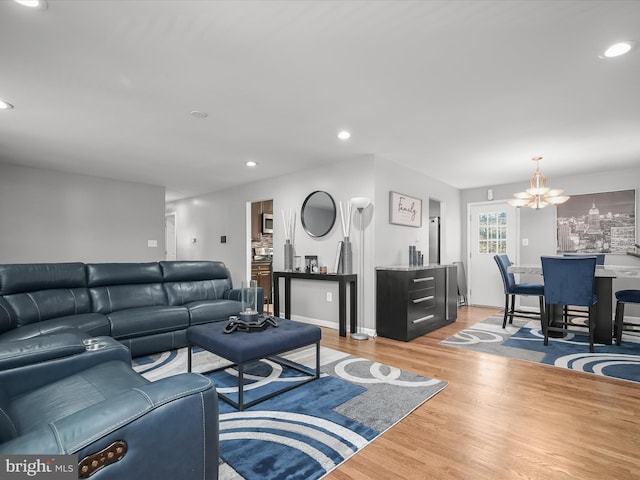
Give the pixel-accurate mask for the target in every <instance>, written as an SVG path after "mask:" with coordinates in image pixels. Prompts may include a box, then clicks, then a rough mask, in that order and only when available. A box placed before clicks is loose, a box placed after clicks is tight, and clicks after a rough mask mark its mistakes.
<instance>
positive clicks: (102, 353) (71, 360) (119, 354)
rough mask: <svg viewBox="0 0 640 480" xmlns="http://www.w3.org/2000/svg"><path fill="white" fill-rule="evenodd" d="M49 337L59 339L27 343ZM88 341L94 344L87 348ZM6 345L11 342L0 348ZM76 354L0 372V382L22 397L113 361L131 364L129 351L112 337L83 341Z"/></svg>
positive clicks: (45, 336) (38, 338) (76, 346)
mask: <svg viewBox="0 0 640 480" xmlns="http://www.w3.org/2000/svg"><path fill="white" fill-rule="evenodd" d="M65 335H66V334H65ZM47 337H58V335H43V336H42V337H34V338H32V339H28V341H37V340H41V339H46V338H47ZM23 341H27V340H23ZM41 341H42V340H41ZM87 342H92V343H90V344H89V345H86V343H87ZM6 343H10V342H1V343H0V347H1V346H2V345H4V344H6ZM70 350H71V349H70ZM73 352H74V353H73V354H69V355H67V356H58V357H54V356H52V357H51V358H49V359H42V360H41V361H40V362H37V363H26V362H25V363H23V364H22V365H20V366H16V367H14V368H9V369H7V370H2V369H0V383H5V384H6V385H7V386H8V385H10V386H11V390H8V392H9V393H10V394H11V395H19V394H20V393H22V392H26V391H30V390H33V389H36V388H39V387H40V386H42V385H45V384H48V383H52V382H54V381H56V380H58V379H61V378H64V377H67V376H69V375H73V374H74V373H77V372H81V371H82V370H86V369H87V368H90V367H92V366H95V365H100V364H102V363H105V362H109V361H112V360H119V361H123V362H125V363H128V364H131V352H129V349H128V348H127V347H125V346H124V345H122V344H121V343H120V342H118V341H117V340H114V339H113V338H111V337H95V338H92V339H89V340H80V346H78V345H76V344H74V346H73ZM7 388H9V387H7Z"/></svg>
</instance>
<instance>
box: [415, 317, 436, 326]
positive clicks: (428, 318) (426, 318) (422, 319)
mask: <svg viewBox="0 0 640 480" xmlns="http://www.w3.org/2000/svg"><path fill="white" fill-rule="evenodd" d="M433 317H434V315H427V316H426V317H422V318H418V319H416V320H411V323H413V324H414V325H415V324H416V323H422V322H426V321H427V320H430V319H432V318H433Z"/></svg>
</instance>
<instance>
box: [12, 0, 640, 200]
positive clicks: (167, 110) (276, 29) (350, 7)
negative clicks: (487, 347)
mask: <svg viewBox="0 0 640 480" xmlns="http://www.w3.org/2000/svg"><path fill="white" fill-rule="evenodd" d="M621 40H637V41H640V1H609V0H605V1H530V0H525V1H302V0H300V1H288V0H287V1H269V0H266V1H206V0H199V1H188V0H176V1H171V0H164V1H150V0H140V1H136V0H130V1H124V0H93V1H76V0H49V2H48V8H46V9H41V10H35V9H29V8H26V7H23V6H21V5H19V4H17V3H15V2H12V1H9V0H1V1H0V45H1V47H0V62H1V63H0V66H1V74H0V98H1V99H3V100H5V101H7V102H10V103H11V104H13V105H14V108H13V109H12V110H7V111H0V162H5V163H12V164H18V165H25V166H33V167H41V168H49V169H54V170H59V171H69V172H76V173H82V174H88V175H98V176H103V177H109V178H114V179H120V180H128V181H133V182H141V183H148V184H154V185H163V186H165V187H166V189H167V199H168V200H172V199H177V198H182V197H187V196H192V195H196V194H200V193H204V192H211V191H215V190H220V189H226V188H230V187H233V186H235V185H237V184H239V183H246V182H250V181H255V180H258V179H268V178H270V177H275V176H279V175H283V174H287V173H290V172H294V171H300V170H306V169H309V168H316V167H321V166H323V165H325V164H333V163H335V162H349V161H353V160H354V159H358V158H362V157H363V156H366V155H375V156H381V157H384V158H387V159H390V160H393V161H395V162H397V163H399V164H402V165H405V166H407V167H410V168H413V169H415V170H418V171H421V172H424V173H426V174H427V175H429V176H431V177H434V178H437V179H439V180H442V181H444V182H446V183H448V184H451V185H453V186H455V187H458V188H461V189H464V188H472V187H479V186H487V185H498V184H503V183H510V182H518V181H526V180H527V179H528V178H529V176H530V175H531V173H532V172H533V169H534V167H535V164H534V163H533V162H531V161H530V160H529V159H530V158H531V157H533V156H534V155H542V156H543V157H544V160H543V162H542V163H541V170H542V171H543V172H544V173H545V174H546V175H547V176H549V177H551V176H560V175H569V174H572V173H575V172H578V171H579V172H597V171H602V170H605V169H607V170H609V169H618V168H626V167H632V166H637V165H638V163H639V160H640V48H636V49H634V50H632V51H631V53H629V54H627V55H625V56H622V57H618V58H614V59H608V60H604V59H601V58H599V55H600V54H601V53H602V52H603V51H604V50H605V48H607V47H608V46H609V45H611V44H612V43H615V42H617V41H621ZM194 110H199V111H203V112H206V113H207V115H208V116H207V117H206V118H196V117H194V116H192V115H191V114H190V112H191V111H194ZM343 128H346V129H348V130H349V131H351V133H352V137H351V138H350V139H349V140H348V141H346V142H343V141H340V140H338V138H337V137H336V134H337V132H338V131H339V130H340V129H343ZM248 160H254V161H256V162H258V165H257V167H255V168H253V169H249V168H247V167H246V166H245V162H246V161H248Z"/></svg>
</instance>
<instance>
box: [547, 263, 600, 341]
mask: <svg viewBox="0 0 640 480" xmlns="http://www.w3.org/2000/svg"><path fill="white" fill-rule="evenodd" d="M542 277H543V278H544V303H545V307H544V311H545V320H544V321H543V322H542V329H543V332H544V344H545V346H546V345H548V344H549V332H574V333H582V334H584V333H585V331H584V327H578V326H576V325H572V324H570V323H567V322H556V321H555V320H556V319H555V318H554V312H555V311H556V310H555V309H554V308H553V307H554V306H556V305H557V306H561V307H562V308H564V307H565V306H577V307H588V308H589V316H588V319H587V328H588V330H589V332H588V333H589V351H590V352H592V353H593V351H594V347H593V343H594V335H595V329H596V311H595V304H596V303H597V302H598V297H597V296H596V294H595V293H594V287H595V283H596V257H542Z"/></svg>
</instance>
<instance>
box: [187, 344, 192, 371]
mask: <svg viewBox="0 0 640 480" xmlns="http://www.w3.org/2000/svg"><path fill="white" fill-rule="evenodd" d="M192 354H193V347H192V346H191V345H189V356H188V358H187V372H190V371H191V355H192Z"/></svg>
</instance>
